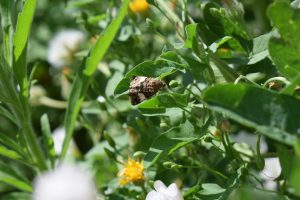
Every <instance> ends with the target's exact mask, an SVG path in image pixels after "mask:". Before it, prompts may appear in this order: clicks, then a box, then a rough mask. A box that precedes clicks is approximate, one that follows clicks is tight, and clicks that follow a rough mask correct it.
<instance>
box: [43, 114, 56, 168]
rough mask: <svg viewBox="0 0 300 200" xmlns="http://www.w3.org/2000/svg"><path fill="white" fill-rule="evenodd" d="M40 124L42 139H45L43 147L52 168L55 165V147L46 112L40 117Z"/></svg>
mask: <svg viewBox="0 0 300 200" xmlns="http://www.w3.org/2000/svg"><path fill="white" fill-rule="evenodd" d="M41 125H42V132H43V139H44V140H45V145H44V146H45V147H46V153H47V156H48V158H49V160H50V164H51V167H52V168H54V166H55V158H56V156H55V155H56V154H55V149H54V141H53V138H52V135H51V129H50V124H49V119H48V116H47V114H44V115H43V116H42V118H41Z"/></svg>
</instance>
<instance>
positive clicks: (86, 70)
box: [61, 0, 130, 159]
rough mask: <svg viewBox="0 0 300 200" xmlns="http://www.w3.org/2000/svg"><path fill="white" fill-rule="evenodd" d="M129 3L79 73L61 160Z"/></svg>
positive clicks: (70, 107) (66, 120) (68, 111)
mask: <svg viewBox="0 0 300 200" xmlns="http://www.w3.org/2000/svg"><path fill="white" fill-rule="evenodd" d="M129 2H130V0H125V1H123V3H122V6H121V8H120V11H119V14H118V16H117V18H116V19H115V20H113V21H112V22H111V24H110V25H109V26H108V27H107V29H106V30H105V32H104V33H103V35H102V36H101V37H100V38H99V39H98V41H97V43H96V45H95V47H94V48H93V49H92V50H91V51H90V54H89V57H88V58H87V60H86V62H85V63H84V64H83V65H84V67H83V69H82V70H81V71H79V73H78V74H77V76H76V77H75V80H74V82H73V85H72V90H71V94H70V98H69V99H70V101H69V104H68V108H67V114H66V118H65V130H66V138H65V140H64V144H63V150H62V153H61V159H64V157H65V155H66V153H67V150H68V147H69V144H70V141H71V138H72V136H73V130H74V125H75V121H76V118H77V116H78V113H79V110H80V106H81V103H82V101H83V100H84V97H85V94H86V92H87V89H88V86H89V83H90V80H91V78H92V76H93V74H94V72H95V71H96V69H97V65H98V64H99V62H100V61H101V59H102V58H103V56H104V55H105V53H106V51H107V49H108V48H109V46H110V44H111V43H112V41H113V39H114V37H115V35H116V34H117V31H118V30H119V27H120V26H121V23H122V21H123V19H124V17H125V16H126V14H127V10H128V5H129Z"/></svg>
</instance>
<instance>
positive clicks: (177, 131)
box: [144, 121, 199, 167]
mask: <svg viewBox="0 0 300 200" xmlns="http://www.w3.org/2000/svg"><path fill="white" fill-rule="evenodd" d="M197 139H199V136H196V135H195V133H194V127H193V125H192V124H191V123H190V122H189V121H186V122H185V123H184V124H181V126H178V127H174V128H171V129H170V130H168V131H167V132H165V133H162V134H161V135H159V136H158V137H157V138H155V140H154V142H153V144H152V145H151V147H150V149H149V151H148V153H147V155H146V156H145V158H144V161H145V166H146V167H150V166H152V165H153V164H154V163H155V162H157V161H158V160H160V159H163V158H164V157H166V156H168V155H170V154H172V153H173V152H174V151H176V150H177V149H179V148H181V147H183V146H185V145H187V144H189V143H191V142H193V141H195V140H197Z"/></svg>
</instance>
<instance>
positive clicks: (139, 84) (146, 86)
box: [128, 76, 166, 105]
mask: <svg viewBox="0 0 300 200" xmlns="http://www.w3.org/2000/svg"><path fill="white" fill-rule="evenodd" d="M165 85H166V84H165V82H164V81H161V80H158V79H156V78H152V77H145V76H135V77H133V78H132V79H131V82H130V86H129V91H128V93H129V96H130V99H131V104H132V105H136V104H139V103H141V102H143V101H145V100H146V99H149V98H151V97H152V96H153V95H155V94H156V93H157V92H158V91H159V90H160V89H161V88H163V87H164V86H165Z"/></svg>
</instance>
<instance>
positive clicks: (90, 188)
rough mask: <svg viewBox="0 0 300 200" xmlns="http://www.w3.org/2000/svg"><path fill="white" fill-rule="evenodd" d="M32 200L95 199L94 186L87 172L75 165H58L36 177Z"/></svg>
mask: <svg viewBox="0 0 300 200" xmlns="http://www.w3.org/2000/svg"><path fill="white" fill-rule="evenodd" d="M32 199H33V200H96V199H97V196H96V188H95V185H94V183H93V181H92V178H91V177H90V176H89V174H88V173H87V172H86V171H84V170H82V169H80V168H78V167H76V166H66V165H65V166H60V167H58V168H56V169H55V170H54V171H49V172H46V173H45V174H42V175H41V176H39V177H37V178H36V180H35V181H34V186H33V195H32Z"/></svg>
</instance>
